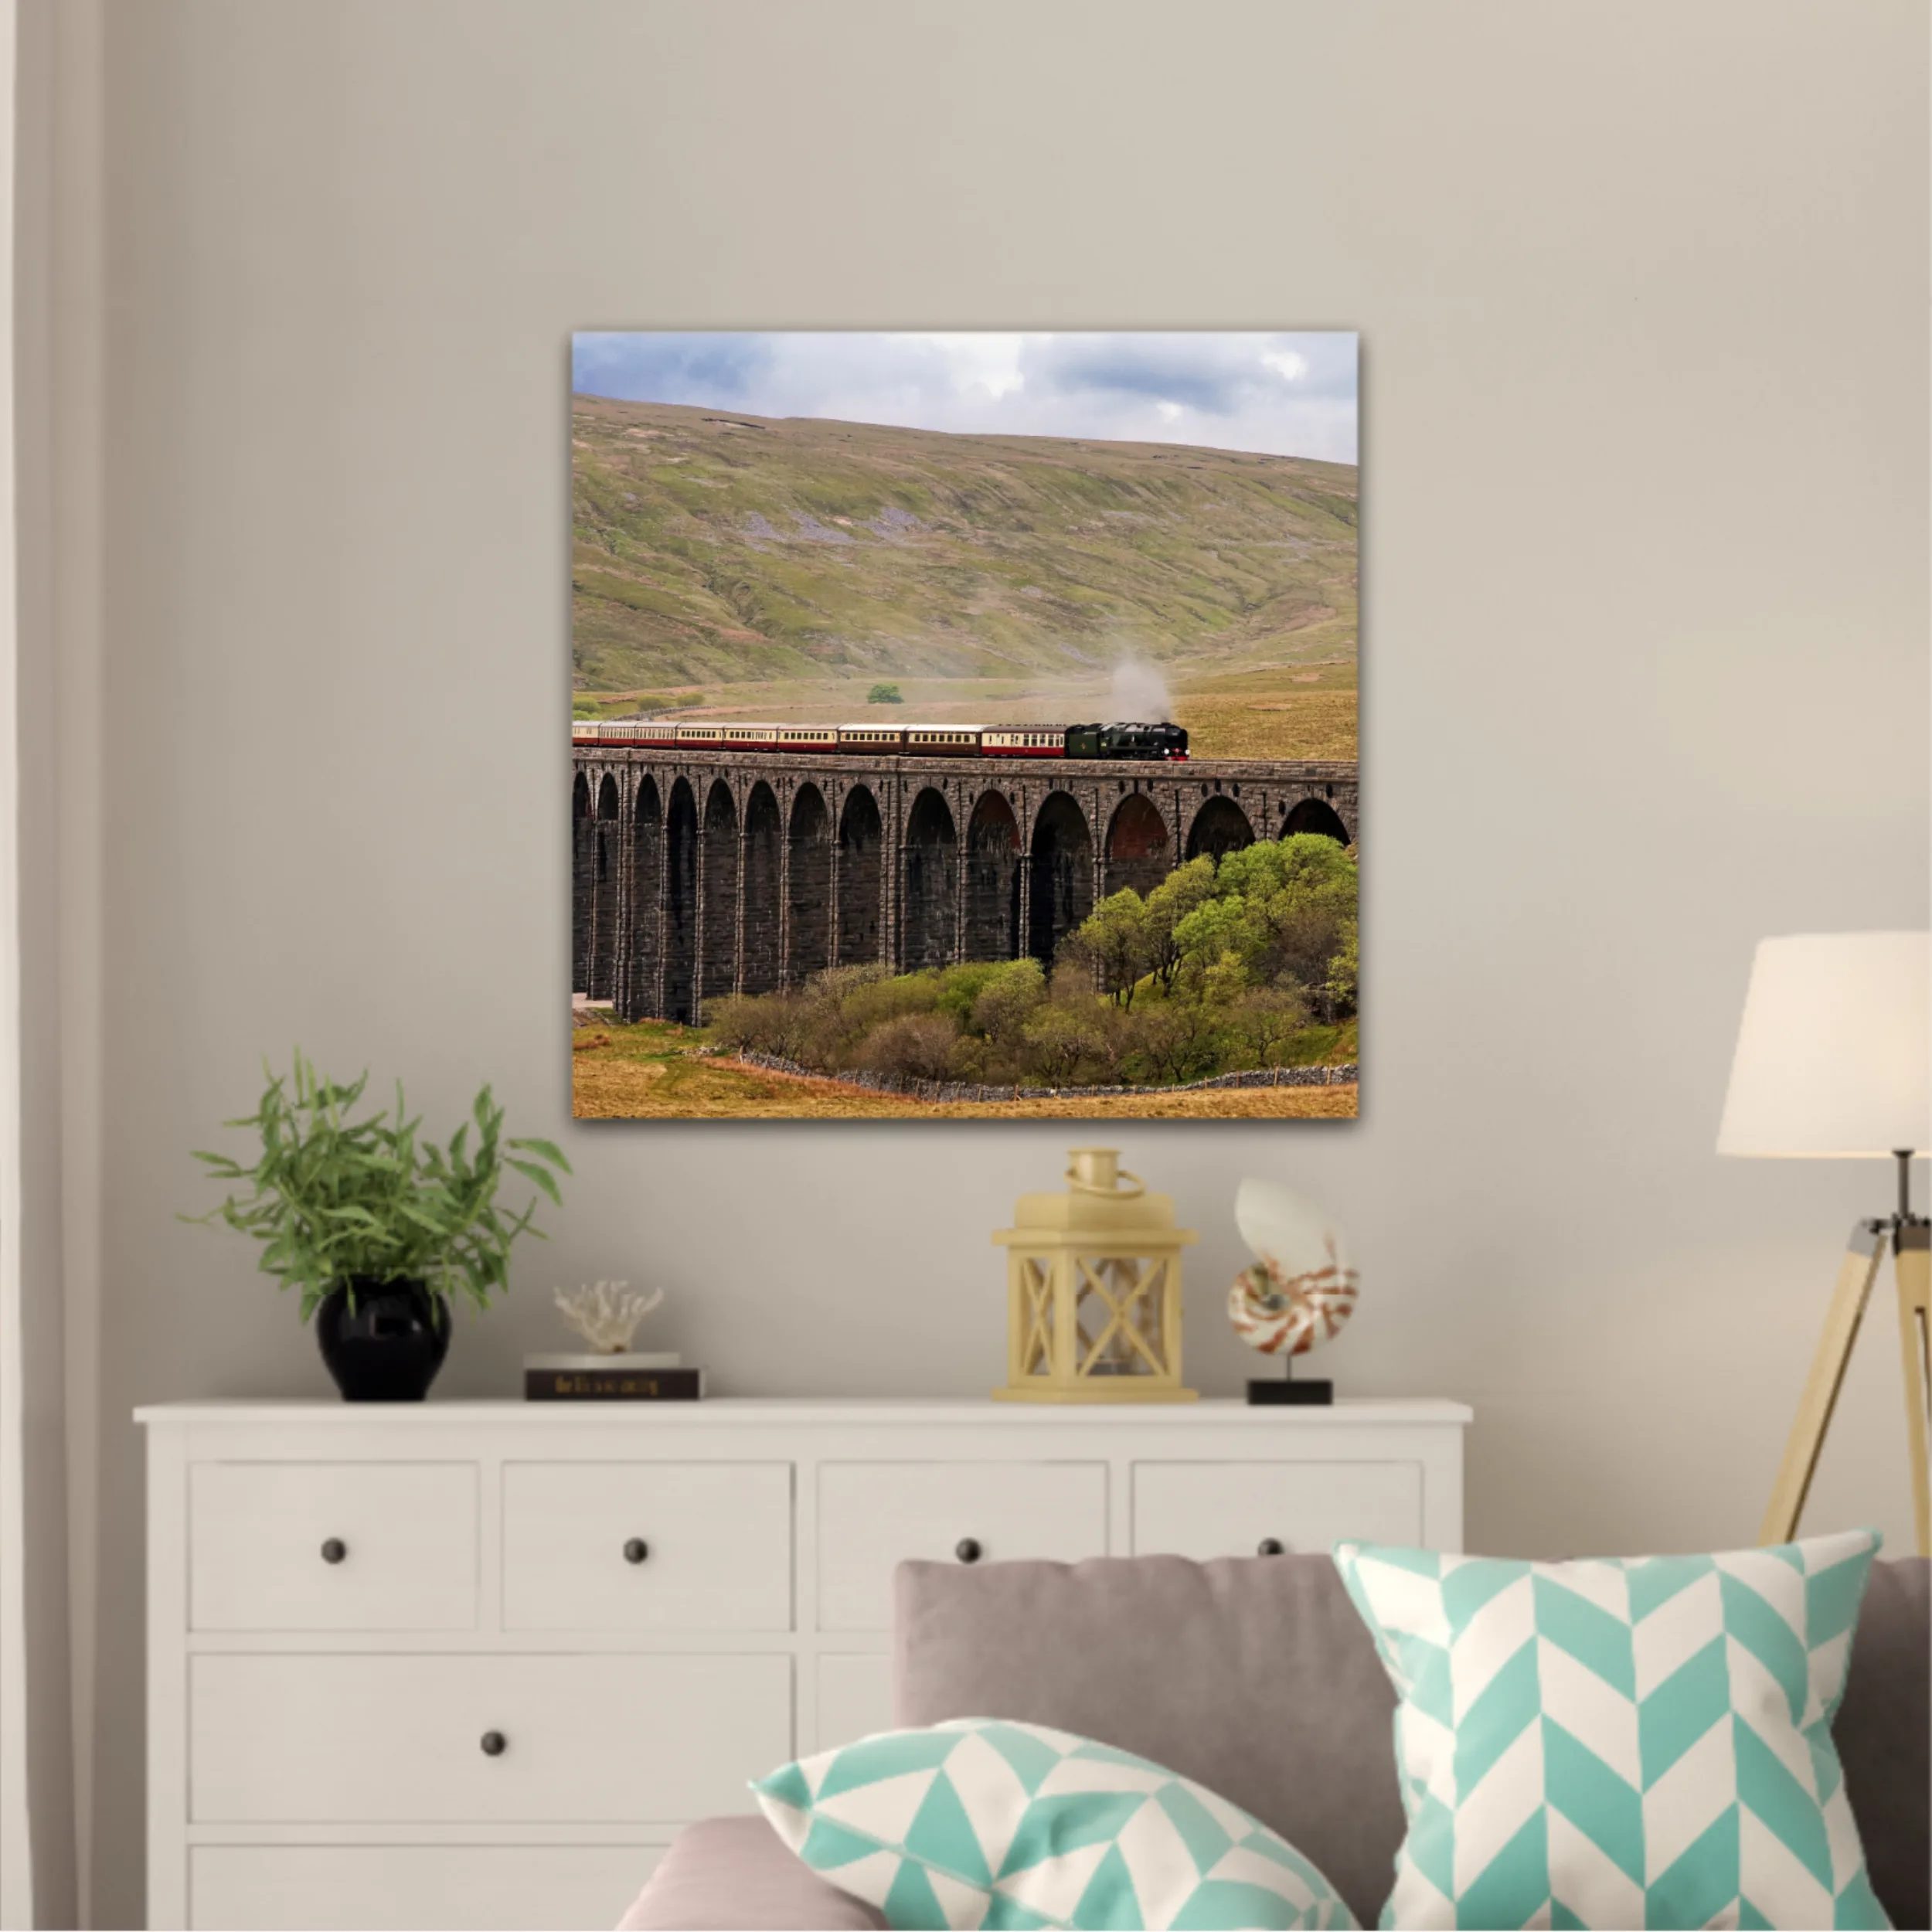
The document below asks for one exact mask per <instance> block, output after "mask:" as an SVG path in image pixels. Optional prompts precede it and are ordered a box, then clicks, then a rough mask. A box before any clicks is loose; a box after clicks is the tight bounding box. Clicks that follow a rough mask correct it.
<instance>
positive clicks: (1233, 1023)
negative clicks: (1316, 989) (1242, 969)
mask: <svg viewBox="0 0 1932 1932" xmlns="http://www.w3.org/2000/svg"><path fill="white" fill-rule="evenodd" d="M1228 1020H1229V1026H1230V1029H1231V1030H1232V1031H1233V1034H1234V1035H1235V1036H1236V1039H1239V1040H1240V1043H1241V1044H1242V1046H1243V1048H1245V1049H1246V1053H1247V1058H1248V1059H1249V1060H1250V1063H1251V1064H1253V1066H1279V1065H1280V1064H1281V1059H1280V1056H1281V1053H1282V1051H1283V1049H1284V1048H1285V1047H1286V1046H1287V1044H1288V1043H1289V1042H1290V1041H1291V1039H1294V1036H1295V1035H1296V1034H1297V1033H1298V1032H1301V1029H1302V1028H1303V1027H1304V1026H1307V1025H1308V1003H1307V1002H1306V1001H1304V999H1303V998H1302V997H1301V995H1300V994H1299V993H1298V992H1293V991H1291V989H1290V988H1287V987H1284V986H1255V987H1251V988H1249V990H1248V991H1247V992H1245V993H1243V994H1242V995H1240V998H1237V999H1236V1001H1235V1002H1233V1006H1232V1007H1231V1009H1230V1012H1229V1015H1228Z"/></svg>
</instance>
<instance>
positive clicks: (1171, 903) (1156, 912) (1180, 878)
mask: <svg viewBox="0 0 1932 1932" xmlns="http://www.w3.org/2000/svg"><path fill="white" fill-rule="evenodd" d="M1214 891H1215V872H1214V861H1213V859H1189V861H1188V862H1187V863H1186V864H1185V866H1176V867H1175V869H1174V870H1173V871H1172V872H1169V873H1168V876H1166V877H1165V879H1162V881H1161V883H1159V884H1158V886H1155V888H1154V889H1153V890H1152V891H1151V893H1148V896H1147V944H1148V971H1151V973H1152V974H1153V975H1154V977H1155V979H1156V980H1158V981H1159V982H1160V985H1161V986H1162V988H1163V989H1164V990H1165V988H1168V987H1171V986H1172V985H1173V984H1174V975H1175V971H1177V970H1178V969H1179V966H1180V964H1181V948H1180V944H1179V939H1178V937H1177V934H1178V930H1179V927H1180V925H1181V923H1182V920H1185V918H1186V917H1188V915H1189V913H1192V911H1193V910H1195V909H1196V907H1197V906H1202V905H1205V904H1206V903H1207V901H1208V900H1209V899H1211V898H1212V897H1213V896H1214Z"/></svg>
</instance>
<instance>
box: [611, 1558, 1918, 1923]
mask: <svg viewBox="0 0 1932 1932" xmlns="http://www.w3.org/2000/svg"><path fill="white" fill-rule="evenodd" d="M1929 1571H1932V1566H1928V1564H1927V1563H1926V1562H1924V1561H1923V1560H1911V1561H1907V1562H1902V1563H1880V1564H1879V1565H1878V1566H1876V1569H1875V1570H1874V1572H1873V1574H1872V1583H1871V1587H1870V1590H1869V1592H1868V1594H1867V1595H1866V1604H1865V1610H1864V1614H1863V1616H1862V1619H1861V1621H1860V1623H1859V1631H1858V1636H1857V1639H1856V1641H1855V1646H1854V1648H1853V1651H1852V1672H1851V1677H1850V1681H1849V1685H1848V1687H1847V1689H1846V1692H1845V1703H1844V1706H1843V1708H1842V1710H1841V1711H1840V1713H1839V1714H1838V1723H1837V1725H1836V1727H1835V1728H1836V1733H1837V1736H1838V1747H1839V1750H1840V1753H1841V1755H1842V1757H1843V1759H1844V1762H1845V1781H1846V1784H1847V1787H1848V1788H1849V1791H1850V1794H1851V1798H1852V1808H1853V1809H1854V1810H1855V1811H1856V1813H1857V1815H1858V1818H1859V1827H1860V1829H1861V1831H1862V1833H1863V1835H1864V1839H1865V1845H1866V1854H1867V1856H1868V1858H1869V1862H1870V1866H1871V1871H1872V1883H1873V1885H1874V1886H1875V1887H1876V1889H1877V1892H1878V1895H1879V1899H1880V1900H1882V1901H1883V1904H1884V1906H1885V1908H1886V1911H1887V1912H1888V1913H1889V1914H1890V1916H1891V1919H1892V1923H1893V1924H1894V1925H1895V1926H1900V1927H1927V1926H1932V1898H1929V1897H1928V1893H1929V1892H1932V1879H1928V1873H1927V1863H1928V1848H1927V1815H1928V1811H1932V1773H1929V1772H1928V1768H1927V1755H1928V1736H1929V1735H1932V1689H1928V1650H1929V1648H1932V1626H1929V1625H1928V1621H1927V1596H1928V1572H1929ZM897 1611H898V1617H897V1626H896V1633H897V1634H896V1702H897V1710H898V1717H899V1721H900V1723H903V1724H930V1723H937V1722H939V1721H940V1719H944V1718H948V1717H964V1716H983V1717H1012V1718H1022V1719H1029V1720H1031V1721H1032V1722H1034V1723H1043V1724H1051V1725H1054V1726H1058V1727H1059V1728H1060V1729H1062V1730H1070V1731H1075V1732H1077V1733H1080V1734H1081V1735H1083V1736H1088V1737H1094V1738H1098V1739H1100V1740H1104V1742H1106V1743H1110V1744H1114V1745H1117V1746H1119V1747H1121V1748H1122V1749H1124V1750H1131V1751H1136V1752H1138V1753H1140V1754H1141V1756H1142V1757H1148V1758H1151V1759H1153V1760H1155V1763H1157V1764H1165V1765H1167V1766H1168V1767H1171V1768H1172V1769H1173V1770H1177V1771H1179V1772H1181V1773H1182V1774H1184V1775H1185V1776H1187V1777H1192V1778H1194V1779H1196V1780H1198V1781H1199V1782H1200V1783H1202V1784H1206V1785H1208V1786H1209V1787H1211V1788H1213V1790H1215V1791H1219V1792H1220V1793H1221V1794H1223V1796H1224V1797H1226V1798H1230V1799H1232V1800H1233V1801H1234V1802H1235V1803H1236V1804H1239V1805H1241V1806H1242V1807H1243V1808H1244V1809H1246V1810H1247V1811H1250V1812H1252V1813H1253V1815H1254V1816H1255V1817H1257V1818H1260V1820H1261V1821H1263V1822H1264V1823H1265V1824H1267V1825H1270V1826H1272V1827H1273V1828H1274V1830H1276V1831H1277V1832H1281V1835H1283V1836H1284V1837H1285V1838H1287V1839H1288V1840H1289V1842H1291V1844H1294V1845H1297V1846H1298V1847H1299V1848H1300V1849H1301V1850H1302V1851H1303V1852H1305V1853H1306V1854H1307V1855H1308V1857H1310V1858H1311V1859H1313V1860H1314V1861H1315V1863H1316V1864H1317V1865H1318V1866H1320V1867H1321V1869H1322V1870H1323V1871H1324V1872H1326V1873H1327V1874H1328V1877H1329V1879H1331V1880H1332V1882H1333V1883H1334V1884H1335V1886H1337V1888H1338V1889H1339V1890H1340V1891H1341V1892H1342V1895H1343V1896H1345V1898H1346V1899H1347V1900H1348V1901H1349V1905H1350V1906H1351V1907H1352V1909H1353V1910H1354V1912H1355V1917H1357V1918H1358V1919H1359V1920H1361V1922H1362V1923H1363V1924H1364V1925H1365V1926H1372V1925H1373V1924H1374V1923H1375V1922H1376V1917H1377V1916H1378V1914H1379V1913H1380V1911H1381V1909H1382V1904H1383V1899H1384V1898H1385V1897H1386V1895H1387V1893H1388V1889H1389V1884H1390V1883H1391V1873H1392V1869H1393V1863H1394V1859H1395V1855H1396V1849H1397V1848H1398V1847H1399V1845H1400V1843H1401V1840H1402V1834H1403V1818H1402V1806H1401V1801H1400V1798H1399V1797H1398V1796H1397V1793H1396V1774H1395V1759H1394V1751H1393V1743H1392V1741H1391V1725H1390V1719H1391V1718H1392V1716H1393V1713H1394V1709H1395V1697H1394V1693H1393V1691H1392V1690H1391V1689H1390V1688H1389V1681H1388V1679H1387V1677H1386V1675H1384V1673H1383V1668H1382V1665H1381V1664H1380V1662H1379V1661H1378V1659H1377V1658H1376V1654H1375V1649H1374V1647H1373V1645H1372V1643H1371V1642H1370V1641H1369V1636H1368V1633H1367V1632H1366V1630H1364V1628H1362V1623H1361V1620H1360V1619H1359V1617H1357V1616H1356V1615H1355V1611H1354V1609H1353V1608H1352V1607H1351V1605H1350V1604H1349V1600H1348V1597H1347V1596H1346V1594H1345V1593H1344V1591H1343V1590H1342V1585H1341V1582H1340V1580H1339V1579H1338V1577H1337V1576H1336V1574H1335V1568H1334V1566H1333V1565H1332V1563H1330V1562H1329V1561H1328V1559H1327V1558H1326V1557H1325V1556H1270V1557H1260V1558H1253V1557H1250V1558H1243V1559H1228V1560H1223V1561H1220V1562H1216V1563H1189V1562H1186V1561H1185V1560H1182V1559H1181V1558H1179V1557H1176V1556H1139V1557H1131V1558H1114V1557H1103V1558H1100V1559H1097V1560H1095V1561H1093V1562H1090V1563H1077V1564H1071V1565H1069V1564H1064V1563H993V1564H988V1565H987V1566H985V1567H984V1568H970V1569H969V1568H964V1567H961V1566H957V1565H954V1564H945V1563H906V1564H904V1565H903V1566H901V1568H900V1572H899V1577H898V1604H897ZM767 1769H770V1767H768V1766H764V1765H757V1766H747V1775H752V1774H757V1773H758V1772H761V1771H764V1770H767ZM883 1923H884V1921H883V1920H881V1919H880V1918H879V1917H878V1916H877V1914H876V1913H873V1912H872V1911H871V1910H869V1908H868V1907H866V1906H862V1905H860V1904H859V1903H856V1902H855V1900H852V1899H849V1898H848V1897H847V1896H845V1894H844V1893H842V1892H839V1891H838V1890H836V1889H834V1888H833V1887H832V1886H829V1885H827V1884H826V1883H825V1882H824V1881H823V1880H822V1879H819V1878H818V1877H817V1876H815V1875H814V1874H813V1873H812V1872H810V1871H809V1870H808V1869H806V1867H805V1866H803V1865H801V1864H800V1863H799V1862H798V1860H797V1859H794V1857H793V1856H792V1855H791V1853H790V1852H787V1850H786V1849H785V1848H784V1845H782V1844H781V1842H780V1841H779V1840H778V1838H777V1837H776V1836H775V1835H774V1833H773V1832H772V1831H771V1829H770V1827H769V1826H768V1825H766V1823H765V1822H764V1819H763V1818H757V1817H747V1818H716V1819H713V1820H711V1821H709V1822H707V1823H705V1824H702V1825H692V1826H691V1827H690V1828H689V1829H688V1830H687V1831H685V1832H684V1833H683V1834H682V1835H681V1836H680V1837H679V1838H678V1839H677V1840H676V1842H675V1843H674V1844H673V1845H672V1846H671V1848H670V1849H669V1850H668V1852H666V1854H665V1859H664V1862H662V1865H660V1866H659V1867H658V1870H657V1872H655V1875H654V1876H652V1878H651V1883H649V1884H648V1886H645V1889H644V1892H643V1893H642V1894H641V1896H640V1897H639V1898H638V1900H637V1902H636V1903H635V1904H634V1906H632V1907H631V1911H630V1912H629V1913H628V1915H627V1916H626V1917H625V1919H624V1927H625V1928H627V1932H674V1929H679V1928H681V1929H682V1932H713V1929H714V1928H716V1929H719V1932H721V1929H722V1928H725V1927H737V1928H740V1929H741V1932H762V1929H763V1928H766V1927H786V1928H791V1932H812V1929H813V1928H819V1929H821V1932H822V1929H824V1928H835V1927H879V1926H881V1925H883Z"/></svg>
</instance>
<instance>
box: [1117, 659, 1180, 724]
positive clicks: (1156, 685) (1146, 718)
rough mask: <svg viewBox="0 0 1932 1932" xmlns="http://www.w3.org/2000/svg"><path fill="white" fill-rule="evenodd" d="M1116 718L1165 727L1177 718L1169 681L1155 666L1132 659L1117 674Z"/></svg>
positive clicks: (1122, 720) (1118, 667) (1118, 720)
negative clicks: (1163, 725) (1164, 725)
mask: <svg viewBox="0 0 1932 1932" xmlns="http://www.w3.org/2000/svg"><path fill="white" fill-rule="evenodd" d="M1113 716H1114V719H1116V720H1117V722H1119V723H1122V724H1164V723H1168V722H1169V721H1170V720H1171V719H1172V718H1173V716H1174V699H1173V698H1172V696H1171V695H1170V693H1169V692H1168V688H1167V680H1166V679H1165V678H1163V677H1162V675H1161V674H1160V672H1158V671H1156V670H1155V668H1154V667H1153V665H1151V664H1139V663H1136V662H1134V661H1133V660H1132V659H1131V658H1130V659H1129V660H1128V661H1127V662H1124V663H1123V664H1121V665H1119V666H1117V668H1116V669H1115V671H1114V710H1113Z"/></svg>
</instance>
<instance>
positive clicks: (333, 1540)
mask: <svg viewBox="0 0 1932 1932" xmlns="http://www.w3.org/2000/svg"><path fill="white" fill-rule="evenodd" d="M348 1554H349V1545H348V1544H347V1543H344V1542H343V1541H342V1538H341V1537H340V1536H332V1537H330V1538H329V1539H328V1542H327V1543H324V1544H323V1545H322V1561H323V1562H324V1563H340V1562H341V1561H342V1559H343V1558H344V1557H345V1556H347V1555H348Z"/></svg>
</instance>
